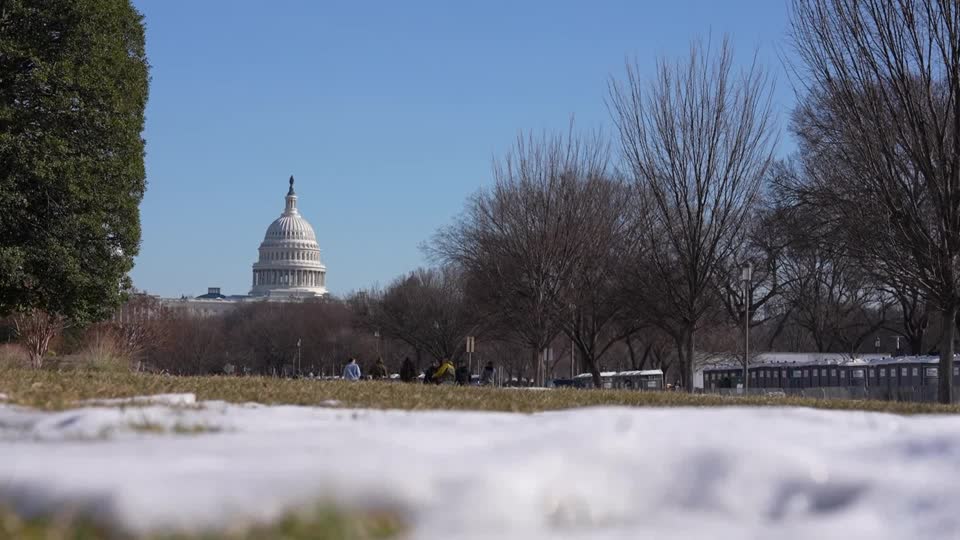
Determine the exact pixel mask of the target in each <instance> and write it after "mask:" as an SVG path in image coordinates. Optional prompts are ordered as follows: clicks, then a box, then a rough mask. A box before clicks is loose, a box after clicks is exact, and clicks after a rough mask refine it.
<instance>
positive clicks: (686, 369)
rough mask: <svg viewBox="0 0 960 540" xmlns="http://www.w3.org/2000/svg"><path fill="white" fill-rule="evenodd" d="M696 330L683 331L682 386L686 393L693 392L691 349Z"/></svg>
mask: <svg viewBox="0 0 960 540" xmlns="http://www.w3.org/2000/svg"><path fill="white" fill-rule="evenodd" d="M695 333H696V330H694V329H693V328H690V329H688V330H687V331H686V333H685V337H686V339H685V341H686V343H685V346H686V355H685V356H686V358H685V359H684V360H683V379H684V380H683V387H684V388H685V389H686V391H687V392H688V393H691V394H692V393H693V349H694V343H693V340H694V337H695Z"/></svg>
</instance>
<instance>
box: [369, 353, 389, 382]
mask: <svg viewBox="0 0 960 540" xmlns="http://www.w3.org/2000/svg"><path fill="white" fill-rule="evenodd" d="M370 378H372V379H386V378H387V366H385V365H384V364H383V358H377V363H376V364H374V366H373V369H371V370H370Z"/></svg>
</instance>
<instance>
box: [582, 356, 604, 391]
mask: <svg viewBox="0 0 960 540" xmlns="http://www.w3.org/2000/svg"><path fill="white" fill-rule="evenodd" d="M580 355H581V358H582V359H583V363H584V364H586V365H587V368H588V369H590V375H593V387H594V388H603V380H602V379H601V378H600V366H599V365H598V364H599V363H598V362H597V359H596V358H594V357H593V355H592V354H588V353H587V351H584V350H581V351H580Z"/></svg>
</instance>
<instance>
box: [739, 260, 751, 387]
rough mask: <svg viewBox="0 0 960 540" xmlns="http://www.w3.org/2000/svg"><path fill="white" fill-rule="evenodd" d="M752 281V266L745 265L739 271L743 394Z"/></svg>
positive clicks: (746, 384)
mask: <svg viewBox="0 0 960 540" xmlns="http://www.w3.org/2000/svg"><path fill="white" fill-rule="evenodd" d="M752 280H753V265H752V264H750V263H749V262H748V263H745V264H744V265H743V267H742V268H741V269H740V281H742V282H743V393H744V394H746V393H747V388H748V384H749V383H748V379H749V376H750V371H749V367H750V285H751V281H752Z"/></svg>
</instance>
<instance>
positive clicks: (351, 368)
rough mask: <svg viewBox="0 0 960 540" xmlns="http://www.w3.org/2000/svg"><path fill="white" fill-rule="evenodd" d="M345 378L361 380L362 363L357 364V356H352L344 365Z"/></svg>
mask: <svg viewBox="0 0 960 540" xmlns="http://www.w3.org/2000/svg"><path fill="white" fill-rule="evenodd" d="M343 378H344V380H347V381H359V380H360V365H359V364H357V359H356V358H351V359H350V363H349V364H347V365H346V366H344V368H343Z"/></svg>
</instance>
